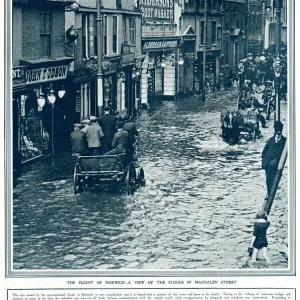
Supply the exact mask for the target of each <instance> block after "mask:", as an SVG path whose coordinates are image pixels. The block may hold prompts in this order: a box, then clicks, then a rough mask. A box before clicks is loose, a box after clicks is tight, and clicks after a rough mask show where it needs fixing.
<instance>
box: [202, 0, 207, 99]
mask: <svg viewBox="0 0 300 300" xmlns="http://www.w3.org/2000/svg"><path fill="white" fill-rule="evenodd" d="M206 27H207V0H204V32H203V71H202V102H205V79H206V40H207V35H206Z"/></svg>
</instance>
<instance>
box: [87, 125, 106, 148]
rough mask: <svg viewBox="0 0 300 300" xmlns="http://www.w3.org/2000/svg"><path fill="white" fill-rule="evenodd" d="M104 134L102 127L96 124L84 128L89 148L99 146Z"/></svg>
mask: <svg viewBox="0 0 300 300" xmlns="http://www.w3.org/2000/svg"><path fill="white" fill-rule="evenodd" d="M103 136H104V134H103V131H102V128H101V127H100V126H99V125H98V124H92V125H91V126H89V127H88V129H87V130H86V139H87V141H88V147H89V148H99V147H100V146H101V141H100V140H101V138H103Z"/></svg>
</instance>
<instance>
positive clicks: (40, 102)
mask: <svg viewBox="0 0 300 300" xmlns="http://www.w3.org/2000/svg"><path fill="white" fill-rule="evenodd" d="M37 95H38V98H37V102H38V105H39V107H40V108H41V109H43V107H44V105H45V103H46V100H45V96H44V93H43V91H42V87H41V86H40V89H39V90H38V92H37Z"/></svg>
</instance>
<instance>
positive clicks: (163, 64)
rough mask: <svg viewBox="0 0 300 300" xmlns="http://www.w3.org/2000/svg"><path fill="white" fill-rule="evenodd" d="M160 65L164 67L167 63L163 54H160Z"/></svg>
mask: <svg viewBox="0 0 300 300" xmlns="http://www.w3.org/2000/svg"><path fill="white" fill-rule="evenodd" d="M160 65H161V67H162V68H165V67H166V65H167V64H166V58H165V55H164V54H163V55H162V56H161V63H160Z"/></svg>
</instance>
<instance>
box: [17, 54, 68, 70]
mask: <svg viewBox="0 0 300 300" xmlns="http://www.w3.org/2000/svg"><path fill="white" fill-rule="evenodd" d="M73 60H74V57H69V56H61V57H56V58H39V59H20V62H21V64H22V65H24V66H28V67H29V66H31V67H35V68H36V67H43V66H58V65H63V64H69V63H70V62H72V61H73Z"/></svg>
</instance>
